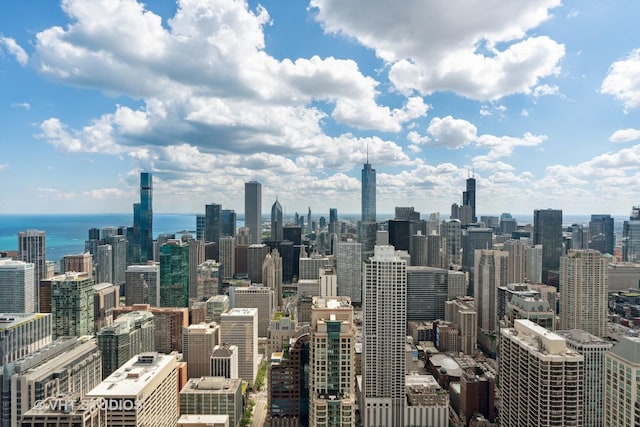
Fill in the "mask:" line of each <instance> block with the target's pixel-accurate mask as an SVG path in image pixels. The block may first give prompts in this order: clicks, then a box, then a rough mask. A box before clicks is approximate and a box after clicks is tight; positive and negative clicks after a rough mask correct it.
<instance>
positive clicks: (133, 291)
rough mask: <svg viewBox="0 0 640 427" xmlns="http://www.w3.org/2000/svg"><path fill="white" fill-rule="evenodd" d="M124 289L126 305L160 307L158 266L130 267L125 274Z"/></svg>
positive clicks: (156, 264)
mask: <svg viewBox="0 0 640 427" xmlns="http://www.w3.org/2000/svg"><path fill="white" fill-rule="evenodd" d="M124 289H125V301H126V304H127V305H134V304H150V305H152V306H154V307H160V265H159V264H158V263H152V264H147V265H130V266H129V267H127V270H126V272H125V287H124Z"/></svg>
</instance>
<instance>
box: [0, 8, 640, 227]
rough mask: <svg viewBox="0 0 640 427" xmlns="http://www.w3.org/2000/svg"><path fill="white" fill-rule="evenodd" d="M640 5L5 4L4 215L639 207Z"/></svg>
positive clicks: (0, 89) (1, 55) (0, 170)
mask: <svg viewBox="0 0 640 427" xmlns="http://www.w3.org/2000/svg"><path fill="white" fill-rule="evenodd" d="M638 16H640V3H639V2H637V1H634V0H607V1H589V2H579V1H577V0H576V1H565V2H562V3H561V2H560V1H559V0H538V1H530V0H514V1H509V2H504V1H497V0H483V1H476V0H454V1H448V2H425V1H420V0H415V1H406V2H403V7H402V8H400V7H397V6H396V7H392V6H390V3H389V2H387V1H381V0H350V1H348V2H345V1H341V0H311V1H310V2H304V1H297V2H283V1H281V0H269V1H263V2H260V3H258V2H255V1H249V2H242V1H232V0H182V1H178V2H171V1H154V2H148V4H142V3H137V2H135V1H133V0H110V1H107V0H103V1H91V2H87V1H80V0H65V1H62V2H38V7H37V8H35V7H33V3H31V2H24V1H19V0H7V1H3V2H1V3H0V129H2V131H1V132H0V213H40V212H42V213H47V212H51V213H93V212H96V213H101V212H130V211H131V204H132V203H134V202H135V201H136V200H137V199H138V193H137V185H138V174H139V172H140V171H141V170H145V171H151V172H152V173H153V175H154V210H155V211H156V212H167V213H168V212H172V213H173V212H175V213H178V212H185V213H196V212H202V211H204V205H205V204H206V203H211V202H215V203H220V204H222V205H223V206H224V207H225V208H230V209H236V210H237V211H238V212H242V211H243V209H244V206H243V205H244V197H243V191H244V182H246V181H249V180H258V181H260V182H262V185H263V211H264V212H265V213H266V212H268V211H269V208H270V206H271V204H272V203H273V202H274V201H275V199H276V197H277V198H278V200H279V201H280V203H281V204H282V205H283V207H284V209H285V211H286V213H287V214H293V212H295V211H298V212H306V210H307V207H311V209H312V211H314V212H327V213H328V210H329V208H330V207H337V208H338V209H339V211H340V212H345V213H347V212H349V213H353V212H359V210H360V170H361V168H362V163H363V162H364V161H365V160H366V156H367V153H368V156H369V161H370V163H372V165H373V167H374V168H375V169H376V170H377V181H378V193H377V194H378V195H377V197H378V212H385V213H389V212H393V208H394V207H395V206H414V207H415V208H416V210H418V211H420V212H423V213H425V214H426V213H429V212H437V211H439V212H443V213H448V212H449V209H450V206H451V204H452V203H454V202H457V203H460V202H461V193H462V191H463V189H464V180H465V179H466V178H467V177H468V176H469V174H470V173H473V174H474V176H475V177H476V179H477V193H478V194H477V210H478V213H479V214H498V213H501V212H512V213H515V214H517V213H522V214H531V212H532V211H533V209H536V208H559V209H563V210H564V212H565V213H567V214H589V213H611V214H616V215H625V214H627V213H628V212H630V210H631V206H633V205H637V204H640V186H638V182H640V123H639V121H638V111H639V109H640V33H638V31H637V22H636V21H637V17H638Z"/></svg>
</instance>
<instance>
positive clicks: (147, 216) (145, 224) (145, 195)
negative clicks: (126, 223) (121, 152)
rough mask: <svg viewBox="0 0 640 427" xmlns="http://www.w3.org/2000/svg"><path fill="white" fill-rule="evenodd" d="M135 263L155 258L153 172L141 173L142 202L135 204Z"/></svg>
mask: <svg viewBox="0 0 640 427" xmlns="http://www.w3.org/2000/svg"><path fill="white" fill-rule="evenodd" d="M133 238H134V245H135V246H137V248H139V254H138V251H137V250H135V254H136V256H135V257H134V260H133V261H134V263H136V264H137V263H142V264H144V263H146V262H147V261H152V260H153V184H152V179H151V173H149V172H141V173H140V203H136V204H134V205H133Z"/></svg>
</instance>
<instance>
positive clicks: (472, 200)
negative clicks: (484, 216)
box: [462, 177, 478, 222]
mask: <svg viewBox="0 0 640 427" xmlns="http://www.w3.org/2000/svg"><path fill="white" fill-rule="evenodd" d="M462 206H471V222H478V217H476V179H475V178H473V177H471V178H467V191H463V192H462Z"/></svg>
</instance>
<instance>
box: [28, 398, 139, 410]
mask: <svg viewBox="0 0 640 427" xmlns="http://www.w3.org/2000/svg"><path fill="white" fill-rule="evenodd" d="M142 403H143V402H142V401H141V400H137V399H136V400H134V399H81V400H64V399H49V400H36V402H35V404H34V405H33V408H34V409H39V410H47V411H53V412H60V411H62V412H71V411H75V410H77V411H87V410H93V409H99V410H102V411H140V410H141V409H142Z"/></svg>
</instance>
